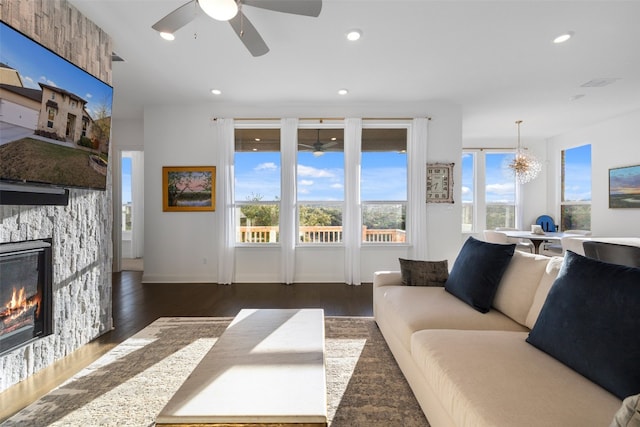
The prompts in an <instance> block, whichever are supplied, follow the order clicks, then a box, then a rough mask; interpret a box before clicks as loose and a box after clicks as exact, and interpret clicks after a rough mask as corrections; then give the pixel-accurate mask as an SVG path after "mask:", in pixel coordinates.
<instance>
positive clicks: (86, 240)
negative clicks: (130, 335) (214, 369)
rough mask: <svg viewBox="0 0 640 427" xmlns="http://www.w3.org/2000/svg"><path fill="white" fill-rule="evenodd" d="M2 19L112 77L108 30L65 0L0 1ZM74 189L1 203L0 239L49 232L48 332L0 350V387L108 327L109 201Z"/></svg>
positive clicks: (110, 323) (12, 239) (19, 238)
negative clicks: (46, 198)
mask: <svg viewBox="0 0 640 427" xmlns="http://www.w3.org/2000/svg"><path fill="white" fill-rule="evenodd" d="M0 19H2V20H3V21H4V22H6V23H8V24H9V25H11V26H13V27H14V28H17V29H18V30H20V31H21V32H23V33H25V34H27V35H29V36H31V37H32V38H34V40H36V41H38V42H40V43H42V44H43V45H45V46H47V47H48V48H49V49H51V50H53V51H55V52H58V53H59V54H63V56H65V55H66V57H67V59H68V60H70V61H71V62H73V63H75V64H76V65H78V66H80V67H81V68H84V69H86V70H87V71H89V72H90V73H92V74H94V75H96V76H97V77H99V78H100V79H102V80H104V81H106V82H108V83H110V82H111V60H110V56H111V52H112V45H111V39H110V37H109V36H108V35H107V34H105V33H104V32H103V31H102V30H101V29H100V28H99V27H97V26H96V25H95V24H94V23H93V22H91V21H90V20H88V19H87V18H86V17H84V16H83V15H82V14H80V12H79V11H78V10H77V9H75V8H74V7H73V6H71V5H69V4H68V3H67V1H66V0H47V1H37V2H36V1H34V2H24V1H23V0H3V1H2V2H0ZM110 189H111V174H110V171H109V172H108V173H107V191H95V190H82V189H71V191H70V198H69V204H68V205H67V206H16V205H0V243H9V242H20V241H25V240H38V239H51V240H52V247H53V250H52V256H53V262H52V264H53V318H54V322H53V333H52V334H51V335H49V336H46V337H44V338H41V339H37V340H35V341H33V342H31V343H29V344H27V345H25V346H23V347H20V348H18V349H15V350H13V351H11V352H9V353H7V354H4V355H3V356H1V357H0V392H2V391H4V390H6V389H7V388H9V387H10V386H12V385H14V384H16V383H18V382H19V381H22V380H24V379H26V378H28V377H29V376H31V375H33V374H34V373H36V372H37V371H38V370H40V369H42V368H44V367H46V366H48V365H50V364H52V363H53V362H55V361H56V360H58V359H61V358H62V357H64V356H67V355H68V354H70V353H71V352H73V351H74V350H76V349H78V348H79V347H81V346H83V345H85V344H87V343H88V342H89V341H91V340H93V339H95V338H96V337H98V336H100V335H102V334H103V333H105V332H107V331H109V330H111V328H112V326H113V320H112V309H111V307H112V306H111V259H112V239H111V229H112V208H111V191H110Z"/></svg>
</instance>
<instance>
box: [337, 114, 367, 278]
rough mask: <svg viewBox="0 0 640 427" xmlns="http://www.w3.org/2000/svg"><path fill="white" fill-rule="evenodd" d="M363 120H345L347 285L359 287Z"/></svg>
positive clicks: (343, 221)
mask: <svg viewBox="0 0 640 427" xmlns="http://www.w3.org/2000/svg"><path fill="white" fill-rule="evenodd" d="M361 140H362V119H357V118H349V119H345V129H344V163H345V165H349V166H348V167H345V177H344V184H345V185H344V187H345V188H344V200H345V205H344V214H343V218H342V227H343V235H342V239H343V241H344V251H345V253H344V275H345V283H347V284H349V285H360V284H361V279H360V276H361V274H360V248H361V247H362V215H361V203H360V168H361V160H360V159H361V156H360V153H361V148H360V142H361Z"/></svg>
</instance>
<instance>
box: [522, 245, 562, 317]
mask: <svg viewBox="0 0 640 427" xmlns="http://www.w3.org/2000/svg"><path fill="white" fill-rule="evenodd" d="M563 260H564V258H562V257H559V256H555V257H551V259H550V260H549V262H548V263H547V266H546V267H545V270H544V273H543V274H542V278H541V279H540V284H539V285H538V289H536V294H535V295H534V297H533V303H532V304H531V309H530V310H529V314H527V320H526V322H525V325H526V326H527V328H529V329H531V328H533V325H535V323H536V320H537V319H538V315H539V314H540V310H542V305H543V304H544V301H545V300H546V299H547V295H548V294H549V289H551V285H553V282H555V280H556V278H557V277H558V273H559V272H560V267H562V261H563Z"/></svg>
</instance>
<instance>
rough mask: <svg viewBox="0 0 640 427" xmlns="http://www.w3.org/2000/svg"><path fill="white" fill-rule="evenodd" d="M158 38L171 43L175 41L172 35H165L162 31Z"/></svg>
mask: <svg viewBox="0 0 640 427" xmlns="http://www.w3.org/2000/svg"><path fill="white" fill-rule="evenodd" d="M160 37H162V38H163V39H165V40H168V41H173V40H175V39H176V36H174V35H173V33H166V32H164V31H161V32H160Z"/></svg>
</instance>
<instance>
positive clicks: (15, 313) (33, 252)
mask: <svg viewBox="0 0 640 427" xmlns="http://www.w3.org/2000/svg"><path fill="white" fill-rule="evenodd" d="M51 284H52V280H51V239H47V240H33V241H27V242H18V243H5V244H0V354H3V353H6V352H10V351H11V350H13V349H15V348H18V347H20V346H22V345H24V344H27V343H29V342H30V341H32V340H35V339H40V338H43V337H46V336H47V335H50V334H51V332H52V316H51V309H52V305H51V300H52V296H53V295H52V292H51Z"/></svg>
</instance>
